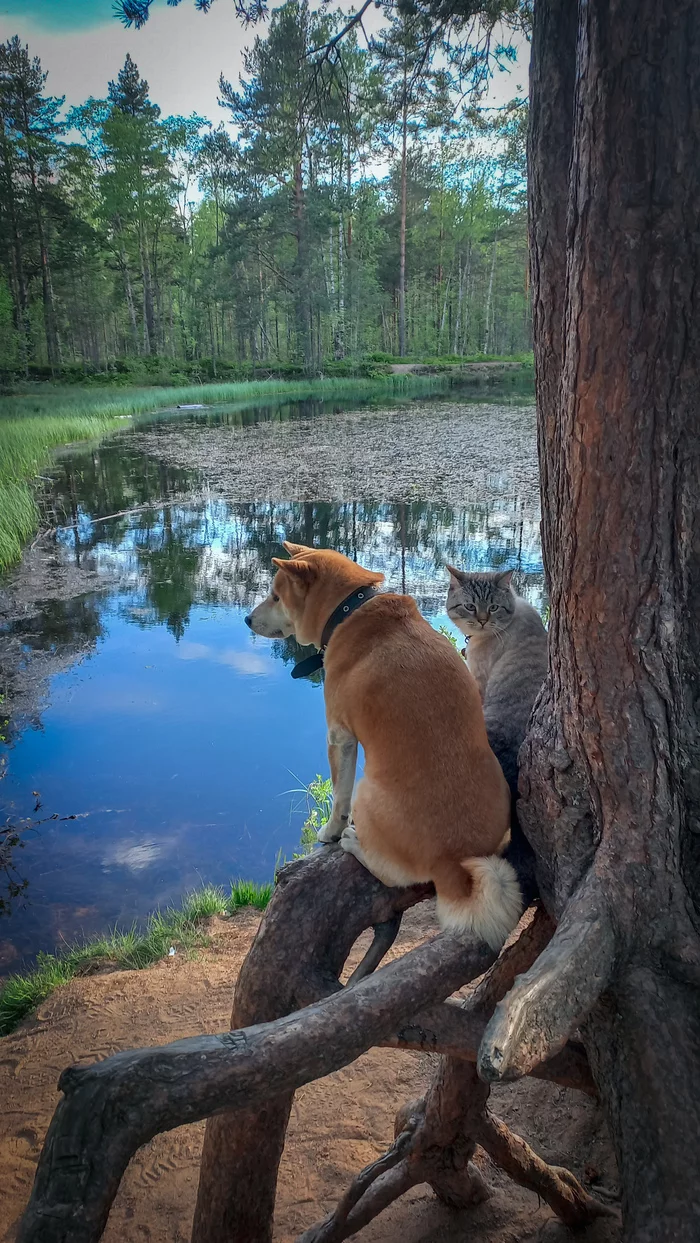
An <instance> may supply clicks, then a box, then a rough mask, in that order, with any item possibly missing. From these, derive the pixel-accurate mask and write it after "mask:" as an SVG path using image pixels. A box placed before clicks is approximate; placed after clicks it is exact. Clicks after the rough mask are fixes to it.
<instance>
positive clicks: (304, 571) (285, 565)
mask: <svg viewBox="0 0 700 1243" xmlns="http://www.w3.org/2000/svg"><path fill="white" fill-rule="evenodd" d="M272 564H273V565H276V566H277V569H278V570H283V571H284V573H285V574H289V575H290V577H292V578H295V579H297V580H299V579H304V580H305V581H306V582H309V581H310V580H311V579H312V578H313V577H314V575H315V574H316V571H315V569H314V567H313V566H312V565H311V564H310V562H308V561H303V560H301V559H298V558H296V557H293V558H291V559H290V560H289V561H282V559H281V557H273V558H272Z"/></svg>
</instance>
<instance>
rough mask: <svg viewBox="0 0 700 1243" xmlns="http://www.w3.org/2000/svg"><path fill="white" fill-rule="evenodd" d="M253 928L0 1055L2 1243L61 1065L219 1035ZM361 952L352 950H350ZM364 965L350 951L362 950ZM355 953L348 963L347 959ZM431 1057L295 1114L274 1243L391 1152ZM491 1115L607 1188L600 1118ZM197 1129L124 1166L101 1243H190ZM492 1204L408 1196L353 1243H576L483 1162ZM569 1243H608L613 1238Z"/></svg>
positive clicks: (71, 995)
mask: <svg viewBox="0 0 700 1243" xmlns="http://www.w3.org/2000/svg"><path fill="white" fill-rule="evenodd" d="M258 918H259V917H258V916H257V914H256V913H254V912H244V913H243V914H241V915H239V916H237V917H236V918H235V919H233V920H215V921H213V925H212V942H211V945H210V946H209V947H208V948H207V949H206V950H203V951H201V952H200V953H199V955H198V956H197V957H196V958H193V959H189V960H188V959H186V958H179V957H178V958H175V959H169V960H166V961H164V962H161V963H159V964H157V965H156V966H154V967H152V968H150V969H149V970H146V971H139V972H128V971H118V972H114V973H112V974H107V975H100V976H93V977H91V978H88V979H82V980H74V981H72V983H71V984H69V985H67V986H66V987H65V988H63V989H61V990H60V991H59V992H58V993H56V994H55V995H54V996H53V997H52V998H51V999H50V1000H49V1001H47V1002H46V1003H45V1004H44V1005H43V1006H42V1007H41V1008H40V1010H39V1013H38V1014H37V1017H36V1019H33V1020H31V1021H30V1022H28V1023H27V1024H26V1025H25V1026H24V1027H23V1028H22V1029H21V1030H20V1031H18V1032H16V1033H15V1034H14V1035H12V1036H8V1037H6V1038H5V1039H4V1040H0V1101H2V1106H3V1107H2V1111H1V1117H0V1169H1V1170H2V1184H1V1186H2V1191H1V1193H0V1239H2V1240H3V1243H11V1241H12V1240H14V1239H15V1237H16V1228H17V1223H18V1219H19V1217H20V1215H21V1212H22V1209H23V1207H24V1205H25V1203H26V1200H27V1196H28V1194H29V1190H30V1187H31V1183H32V1179H33V1176H34V1167H35V1163H36V1160H37V1157H38V1155H39V1151H40V1148H41V1143H42V1141H43V1137H44V1134H45V1132H46V1128H47V1126H48V1123H49V1121H50V1118H51V1114H52V1112H53V1109H54V1106H55V1103H56V1099H57V1093H56V1080H57V1078H58V1075H59V1073H60V1071H61V1070H62V1069H63V1067H65V1066H66V1065H67V1064H69V1063H72V1062H77V1061H83V1060H91V1059H93V1058H103V1057H107V1056H109V1054H111V1053H115V1052H117V1051H118V1050H119V1049H125V1048H130V1047H133V1046H134V1045H148V1044H162V1043H164V1042H166V1041H170V1040H176V1039H178V1038H180V1037H183V1036H192V1035H195V1034H196V1033H198V1032H216V1031H221V1030H223V1029H225V1027H226V1026H227V1023H228V1017H229V1013H230V1009H231V990H232V984H233V981H234V979H235V977H236V975H237V972H238V970H239V968H240V965H241V962H242V960H243V957H244V955H245V953H246V951H247V949H248V946H249V945H250V942H251V940H252V937H253V935H254V933H255V930H256V928H257V925H258ZM431 920H432V916H431V912H430V910H429V909H426V908H421V909H420V910H419V911H416V912H410V913H409V916H408V917H407V918H406V919H405V921H404V931H403V932H402V936H401V938H400V939H399V942H398V943H397V947H396V949H397V952H400V953H403V952H405V950H406V949H408V948H410V947H411V945H413V944H416V943H417V942H418V941H420V940H422V939H423V938H424V937H425V936H426V935H432V933H433V931H434V930H435V929H434V926H433V925H432V922H431ZM358 945H359V943H358ZM358 953H359V950H358ZM358 953H356V954H355V955H354V957H353V960H352V961H356V960H357V957H358ZM431 1068H432V1059H431V1057H430V1056H429V1055H427V1054H415V1053H399V1052H394V1051H393V1050H372V1051H371V1052H369V1053H367V1054H365V1056H364V1057H361V1058H359V1059H358V1060H357V1061H356V1062H354V1063H353V1065H351V1066H348V1067H346V1068H345V1069H344V1070H342V1071H339V1072H338V1073H337V1074H335V1075H331V1076H330V1077H329V1078H328V1079H325V1080H322V1081H320V1082H318V1083H314V1084H310V1085H309V1086H307V1087H306V1088H303V1089H302V1090H301V1091H300V1092H299V1093H298V1094H297V1098H296V1102H295V1105H294V1110H293V1113H292V1120H291V1126H290V1130H289V1137H288V1143H287V1147H286V1149H285V1154H284V1158H283V1161H282V1169H281V1176H280V1184H279V1195H278V1203H277V1224H276V1230H275V1243H292V1241H293V1240H294V1238H295V1237H296V1235H297V1234H298V1233H299V1232H300V1231H301V1230H303V1229H304V1228H305V1227H307V1226H308V1225H310V1224H311V1223H312V1222H313V1221H316V1220H317V1219H318V1218H319V1217H321V1216H323V1214H324V1213H325V1212H326V1211H328V1210H329V1209H330V1208H331V1207H332V1205H333V1203H334V1202H335V1200H336V1198H337V1196H338V1194H339V1193H340V1191H341V1189H343V1188H344V1187H345V1186H346V1184H347V1182H348V1181H349V1179H350V1178H351V1176H352V1174H353V1173H354V1172H355V1171H356V1170H357V1169H358V1168H359V1167H360V1166H362V1165H364V1164H366V1163H367V1162H369V1161H371V1160H373V1159H374V1158H375V1157H376V1156H377V1155H378V1154H379V1153H380V1152H381V1151H383V1149H384V1148H385V1147H386V1146H387V1144H388V1143H390V1141H391V1138H392V1134H393V1119H394V1114H395V1112H396V1109H397V1107H398V1106H399V1105H400V1104H401V1103H402V1102H404V1101H406V1100H409V1099H412V1098H414V1097H416V1096H418V1095H420V1094H421V1093H422V1092H423V1090H424V1088H425V1085H426V1083H427V1081H428V1079H429V1077H430V1074H431ZM494 1097H495V1098H496V1104H495V1109H496V1110H497V1112H499V1113H500V1114H501V1115H502V1116H503V1117H504V1118H505V1119H506V1120H507V1122H508V1123H509V1124H510V1125H511V1126H512V1127H513V1128H514V1129H515V1130H517V1131H519V1132H521V1133H522V1134H524V1135H525V1136H526V1137H527V1138H528V1139H529V1140H530V1141H531V1142H532V1143H533V1144H534V1145H536V1146H537V1148H538V1149H539V1151H540V1152H541V1153H542V1154H543V1155H544V1156H545V1157H546V1158H547V1159H548V1160H549V1161H552V1162H555V1163H563V1164H566V1165H569V1166H571V1167H572V1168H573V1169H574V1170H575V1171H576V1173H577V1174H578V1175H579V1177H582V1178H583V1179H584V1180H588V1179H593V1180H594V1183H595V1181H598V1180H599V1181H600V1183H602V1185H604V1186H606V1187H608V1188H612V1187H614V1185H615V1167H614V1161H613V1158H612V1155H611V1152H610V1147H609V1144H608V1141H607V1138H606V1133H605V1128H604V1125H603V1122H602V1119H601V1116H600V1113H599V1111H598V1110H597V1108H596V1106H595V1105H594V1104H592V1102H590V1101H589V1100H587V1099H586V1098H584V1097H582V1096H580V1094H578V1093H574V1092H569V1091H566V1090H564V1089H561V1088H557V1087H554V1086H552V1085H549V1084H545V1083H539V1082H537V1081H536V1080H527V1081H525V1082H524V1083H523V1084H517V1085H514V1086H512V1087H508V1088H505V1089H499V1090H497V1091H496V1092H495V1093H494ZM203 1130H204V1127H203V1124H198V1125H195V1126H186V1127H181V1128H180V1129H179V1130H176V1131H173V1132H171V1133H170V1134H168V1135H160V1136H158V1137H157V1138H156V1139H155V1140H153V1141H152V1143H150V1144H147V1145H146V1146H145V1147H144V1148H142V1149H141V1150H140V1151H139V1152H138V1153H137V1155H136V1157H135V1159H134V1160H133V1161H132V1163H131V1165H130V1167H129V1169H128V1171H127V1174H126V1177H125V1179H124V1182H123V1184H122V1187H121V1189H120V1192H119V1195H118V1197H117V1200H116V1203H115V1205H114V1208H113V1210H112V1214H111V1217H110V1220H109V1224H108V1227H107V1231H106V1234H105V1236H104V1237H105V1240H106V1243H188V1240H189V1235H190V1226H191V1221H192V1212H193V1208H194V1201H195V1196H196V1191H197V1177H198V1163H199V1155H200V1151H201V1144H202V1135H203ZM482 1170H483V1172H484V1173H485V1175H486V1177H487V1179H488V1180H489V1182H490V1183H491V1185H492V1187H493V1195H492V1197H491V1199H490V1200H489V1201H488V1202H487V1203H486V1204H484V1205H482V1206H480V1207H479V1208H478V1209H475V1210H473V1211H471V1212H470V1213H452V1212H449V1211H448V1210H446V1209H444V1208H442V1207H441V1206H440V1205H439V1204H438V1203H437V1202H436V1200H435V1199H434V1197H433V1196H432V1194H431V1192H430V1190H429V1188H428V1187H418V1188H416V1189H415V1190H414V1191H413V1192H411V1193H410V1194H409V1195H407V1196H406V1197H405V1198H404V1199H403V1200H402V1201H400V1202H399V1203H398V1204H396V1205H394V1206H393V1207H392V1208H391V1209H390V1210H389V1211H388V1212H387V1213H386V1214H385V1215H384V1216H383V1217H382V1218H381V1219H379V1220H378V1221H377V1222H376V1223H374V1224H373V1225H372V1226H370V1227H369V1228H368V1229H367V1230H366V1232H365V1233H364V1234H363V1235H362V1240H363V1243H443V1241H444V1243H458V1240H465V1239H467V1238H469V1239H470V1240H471V1241H475V1243H524V1241H525V1240H543V1241H545V1240H546V1243H564V1240H569V1239H570V1238H573V1236H571V1235H570V1234H569V1232H568V1231H566V1230H565V1229H564V1228H563V1227H561V1226H560V1225H559V1224H558V1223H557V1221H556V1220H555V1219H554V1218H553V1217H552V1215H551V1213H550V1212H549V1210H548V1209H547V1208H546V1207H545V1206H543V1205H542V1204H541V1203H538V1200H537V1197H536V1196H534V1195H532V1194H530V1193H529V1192H526V1191H521V1190H520V1189H519V1188H517V1187H515V1186H514V1185H513V1184H512V1183H507V1182H506V1180H505V1179H502V1178H500V1177H498V1176H496V1175H495V1173H494V1171H493V1169H492V1168H491V1167H490V1166H489V1164H488V1162H487V1160H486V1159H485V1158H483V1157H482ZM576 1238H577V1243H617V1240H618V1232H617V1228H616V1227H615V1226H611V1225H610V1224H609V1223H599V1224H597V1226H596V1227H595V1228H591V1229H590V1230H589V1231H587V1232H584V1233H583V1234H578V1235H577V1236H576Z"/></svg>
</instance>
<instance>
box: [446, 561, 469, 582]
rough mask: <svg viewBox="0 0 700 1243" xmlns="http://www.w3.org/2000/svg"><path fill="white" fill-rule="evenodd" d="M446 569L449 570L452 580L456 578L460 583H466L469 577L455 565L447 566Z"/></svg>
mask: <svg viewBox="0 0 700 1243" xmlns="http://www.w3.org/2000/svg"><path fill="white" fill-rule="evenodd" d="M445 569H446V570H447V573H448V574H449V576H450V578H454V579H455V580H456V582H458V583H462V582H464V579H465V578H466V577H467V576H466V574H465V573H464V572H463V571H462V570H458V569H457V567H456V566H454V565H446V566H445Z"/></svg>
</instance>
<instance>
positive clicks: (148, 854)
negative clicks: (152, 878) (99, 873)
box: [102, 842, 163, 872]
mask: <svg viewBox="0 0 700 1243" xmlns="http://www.w3.org/2000/svg"><path fill="white" fill-rule="evenodd" d="M162 853H163V850H162V845H159V844H158V843H157V842H137V843H136V845H129V844H128V843H127V842H116V843H115V845H114V846H112V849H111V850H109V851H107V853H106V854H105V855H104V856H103V859H102V866H103V867H114V866H115V865H116V866H118V867H125V868H128V869H129V871H130V872H142V871H143V869H144V868H147V867H150V866H151V864H152V863H155V862H156V860H157V859H159V858H160V856H161V854H162Z"/></svg>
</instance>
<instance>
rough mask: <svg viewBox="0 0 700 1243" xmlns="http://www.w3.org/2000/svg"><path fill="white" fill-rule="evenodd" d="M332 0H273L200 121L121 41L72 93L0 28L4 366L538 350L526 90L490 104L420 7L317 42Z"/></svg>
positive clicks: (332, 360) (0, 354) (22, 371)
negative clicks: (59, 90) (84, 89)
mask: <svg viewBox="0 0 700 1243" xmlns="http://www.w3.org/2000/svg"><path fill="white" fill-rule="evenodd" d="M343 20H344V19H343V18H342V16H341V15H340V14H339V13H336V14H334V13H332V12H325V11H324V12H321V13H316V12H313V11H311V10H310V8H309V6H308V4H307V3H306V2H305V0H288V2H287V3H286V4H285V5H283V6H282V7H281V8H279V9H276V10H275V11H274V12H273V14H272V16H271V20H270V21H269V24H267V26H266V27H265V31H264V34H263V33H261V34H259V35H258V36H256V37H255V39H254V40H253V41H252V43H251V46H250V47H249V49H248V51H247V52H246V54H245V59H244V73H243V74H242V75H241V81H240V83H239V84H238V85H236V84H235V83H233V82H231V81H229V80H227V78H226V77H225V75H224V74H222V75H221V78H220V81H219V103H220V106H221V110H222V111H221V117H220V118H216V119H213V120H212V119H210V118H205V117H201V116H197V115H191V116H163V115H162V113H161V110H160V108H159V107H158V104H157V101H155V100H152V99H151V98H150V96H149V86H148V82H147V81H146V80H145V79H144V78H142V77H141V75H140V73H139V69H138V65H137V64H136V63H135V61H134V60H132V59H131V57H130V56H128V55H127V58H126V62H125V63H124V65H123V66H121V67H119V66H118V65H115V75H114V79H113V80H112V81H110V82H108V83H105V95H104V98H101V99H94V98H90V99H88V100H86V101H85V102H84V103H83V104H81V105H80V106H77V107H76V106H74V107H70V108H67V107H66V106H65V101H64V100H63V99H62V98H60V97H57V96H55V95H52V94H51V91H50V66H44V65H42V63H41V62H40V60H39V59H38V58H37V57H36V56H33V55H32V51H31V48H29V47H27V46H25V45H24V44H23V43H22V42H21V40H20V39H19V37H17V36H15V37H14V38H12V39H9V40H8V41H7V42H5V43H4V44H2V45H0V116H1V119H2V130H1V140H0V141H1V147H0V177H1V179H2V193H0V377H2V378H4V379H5V381H6V382H7V381H11V380H12V379H14V378H17V379H22V378H34V379H42V378H60V379H64V380H65V379H68V380H70V379H79V380H81V379H83V378H85V377H86V376H88V377H89V376H95V375H96V376H99V375H104V373H108V375H109V378H110V379H111V380H114V379H117V380H118V379H119V378H120V377H122V378H123V379H124V381H125V382H128V380H129V379H130V378H133V377H134V376H138V377H139V379H147V378H148V377H151V376H152V377H154V379H155V380H162V379H163V378H166V379H171V378H174V379H175V381H176V382H177V380H178V379H180V378H182V379H184V380H187V379H192V378H193V379H196V380H207V379H217V378H231V379H236V378H246V377H247V376H248V375H250V374H253V375H255V374H256V368H257V367H258V366H260V367H261V368H268V369H270V370H271V371H275V372H277V373H279V374H281V375H291V376H293V375H295V374H319V373H321V372H324V371H325V372H327V373H329V374H333V373H337V374H343V373H345V372H346V371H348V370H352V369H353V368H355V369H357V368H358V367H359V368H360V369H362V368H363V367H364V370H365V372H366V373H369V374H371V373H372V368H373V367H374V368H375V369H376V367H377V365H381V364H382V363H386V362H389V361H390V360H391V359H394V358H413V359H423V360H428V359H430V358H449V357H454V359H455V360H458V359H461V358H464V357H474V356H476V357H482V356H484V355H486V356H489V355H490V356H500V355H507V356H512V355H517V354H520V353H523V352H527V351H529V350H530V349H531V315H530V304H529V292H528V268H527V212H526V170H525V137H526V129H527V103H526V101H525V100H523V99H520V98H517V97H516V98H514V99H513V100H512V101H511V103H509V104H508V105H507V106H505V107H502V108H489V107H486V106H485V101H484V98H483V88H484V86H485V81H484V80H482V81H481V92H479V90H476V91H475V90H474V82H473V80H472V81H471V83H470V87H469V89H467V84H466V83H465V81H464V79H463V76H462V71H463V67H462V66H460V64H459V63H458V62H457V61H456V60H455V59H454V58H451V57H450V55H449V50H446V49H445V47H443V46H441V45H440V43H439V41H435V39H434V38H433V35H432V26H431V23H430V22H428V21H427V20H426V18H425V16H424V15H421V14H420V13H416V14H413V15H410V14H404V13H400V12H398V11H397V12H395V13H393V14H392V15H391V16H390V18H389V20H388V22H387V24H386V26H385V27H384V28H383V30H382V32H381V34H380V36H377V37H372V38H370V39H369V40H364V39H361V38H360V36H359V34H358V32H357V30H356V29H353V30H352V31H350V32H348V33H347V34H346V35H345V37H344V38H343V41H342V55H334V56H330V55H327V50H328V48H329V47H332V46H334V45H333V41H334V39H335V38H336V37H337V35H338V34H339V32H340V30H341V27H342V23H343ZM499 51H500V57H501V60H502V62H503V64H504V67H506V68H507V63H506V62H507V61H508V58H509V50H508V49H507V48H504V49H500V50H499ZM480 98H481V103H482V105H483V106H481V107H480V106H479V99H480Z"/></svg>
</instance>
